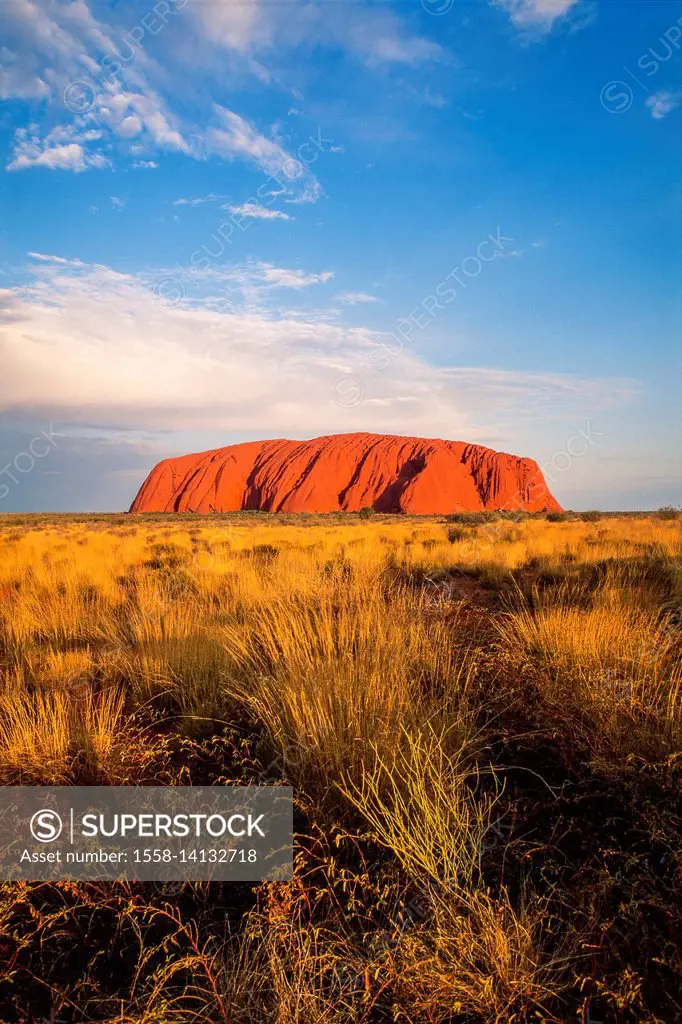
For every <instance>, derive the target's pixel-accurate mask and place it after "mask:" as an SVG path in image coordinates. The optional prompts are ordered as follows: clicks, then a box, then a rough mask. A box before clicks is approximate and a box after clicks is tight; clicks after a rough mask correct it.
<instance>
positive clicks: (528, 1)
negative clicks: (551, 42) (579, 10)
mask: <svg viewBox="0 0 682 1024" xmlns="http://www.w3.org/2000/svg"><path fill="white" fill-rule="evenodd" d="M490 2H491V3H493V4H494V5H495V6H496V7H503V8H504V9H505V10H506V11H508V12H509V17H510V18H511V20H512V23H513V24H514V25H515V26H516V27H517V28H519V29H529V30H532V31H535V32H541V33H545V32H550V31H551V29H552V26H553V25H554V22H555V21H558V20H559V19H560V18H563V17H565V16H566V15H567V14H568V13H569V11H570V10H571V9H572V8H574V7H576V5H577V4H578V3H579V2H580V0H490Z"/></svg>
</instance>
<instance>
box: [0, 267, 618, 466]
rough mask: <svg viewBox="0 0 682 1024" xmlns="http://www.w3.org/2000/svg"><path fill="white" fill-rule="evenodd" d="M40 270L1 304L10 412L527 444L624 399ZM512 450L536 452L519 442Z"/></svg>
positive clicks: (109, 279) (608, 388)
mask: <svg viewBox="0 0 682 1024" xmlns="http://www.w3.org/2000/svg"><path fill="white" fill-rule="evenodd" d="M258 269H259V271H260V273H261V274H262V275H263V276H270V277H271V278H272V277H275V278H277V277H278V278H279V279H278V283H279V284H284V283H285V281H284V280H282V275H281V274H280V275H277V274H273V273H270V274H269V275H268V274H267V271H274V270H275V269H276V268H272V267H269V266H268V267H264V266H260V267H259V268H258ZM287 273H288V274H291V273H293V274H294V277H295V278H296V275H297V272H287ZM34 275H35V276H34V279H33V281H32V282H31V283H30V284H29V285H27V286H25V287H23V288H21V289H18V290H17V291H16V292H14V293H12V295H11V296H9V298H10V300H11V301H10V304H9V317H8V320H9V322H8V323H7V325H6V327H7V329H6V331H5V333H4V336H3V340H2V343H1V347H0V363H1V364H2V367H3V388H2V392H1V394H0V405H1V407H2V409H3V410H4V411H7V412H8V413H12V412H15V413H20V412H26V411H30V412H31V413H32V414H33V415H44V416H46V417H47V419H48V420H49V419H50V418H52V419H53V420H55V421H61V422H65V421H68V422H71V423H79V424H88V423H102V422H107V423H109V424H110V425H112V426H120V427H125V428H136V427H139V428H148V429H158V430H167V429H172V430H183V429H199V428H211V429H216V430H221V431H225V432H227V431H230V430H239V431H241V432H244V431H247V432H249V433H251V434H252V435H253V436H255V437H259V436H267V435H268V434H279V435H282V434H284V433H293V434H294V435H297V436H301V435H305V434H308V435H309V436H310V435H313V434H320V433H328V432H332V431H337V430H346V431H347V430H360V429H363V430H377V431H388V432H393V433H413V434H419V435H422V436H427V437H428V436H441V437H449V438H460V439H464V440H471V441H475V440H477V439H481V438H491V437H495V438H503V440H504V443H505V444H506V446H507V447H509V446H510V445H512V444H514V445H516V444H517V443H518V444H520V443H521V442H520V438H521V433H522V430H523V429H525V428H523V424H524V423H525V424H527V426H528V429H529V430H530V431H531V432H534V435H535V434H536V433H537V431H538V429H539V427H540V426H541V427H542V431H546V429H547V423H548V422H549V421H551V420H552V419H557V420H562V418H566V417H571V418H572V420H571V422H573V423H574V424H575V423H576V422H577V424H578V425H582V424H583V423H584V422H585V420H584V419H582V420H581V419H577V417H578V416H580V415H583V414H584V412H583V410H585V409H586V408H587V409H588V410H589V412H590V413H592V414H594V410H595V408H603V407H604V406H608V405H609V404H610V403H611V404H612V403H614V402H622V401H623V400H625V399H627V398H628V397H629V395H630V394H631V392H632V387H631V385H630V384H628V382H621V381H617V380H580V379H578V378H576V377H572V376H568V375H562V374H543V373H531V372H523V371H510V370H505V369H499V368H497V369H496V368H479V367H449V368H448V367H437V366H431V365H429V364H427V363H426V362H425V361H424V360H423V359H421V358H420V357H419V355H418V354H416V353H415V351H413V350H410V349H409V348H408V347H407V346H406V347H405V348H403V349H402V350H400V349H399V348H398V347H397V346H396V343H395V339H394V338H391V337H390V336H388V335H382V334H380V333H377V332H373V331H370V330H368V329H367V328H364V327H358V328H348V327H345V326H343V325H342V324H339V323H336V322H331V321H330V320H329V318H328V317H325V316H324V315H318V316H314V315H311V314H303V313H301V312H300V311H299V312H298V313H291V312H287V311H279V312H277V311H270V312H267V313H265V312H260V311H257V312H254V311H253V310H251V309H249V308H248V307H246V306H245V307H243V308H240V309H237V310H236V311H234V312H224V311H221V310H220V309H218V308H216V307H215V305H214V304H213V303H212V301H211V300H210V298H206V299H205V300H203V301H202V302H199V303H196V302H195V303H193V304H190V303H189V301H185V300H183V299H182V298H181V297H178V296H176V300H175V301H176V304H175V305H170V306H169V305H165V304H164V303H163V302H161V301H159V297H158V295H155V291H154V286H153V283H152V282H151V281H147V280H143V279H142V278H141V277H139V276H136V275H132V274H123V273H119V272H116V271H114V270H111V269H110V268H108V267H105V266H98V265H85V264H83V263H82V262H80V261H77V260H73V261H69V260H64V258H63V257H51V256H47V255H41V256H40V257H39V258H38V260H37V262H36V266H35V268H34ZM308 276H309V277H313V276H318V277H321V276H322V275H308ZM286 283H287V285H288V284H289V281H288V280H287V281H286ZM295 286H296V287H297V286H298V285H297V284H295ZM382 343H385V345H386V346H387V347H386V348H384V349H382V348H380V346H381V345H382ZM377 351H379V352H382V353H384V354H386V353H388V359H387V361H386V362H385V363H382V364H379V363H378V362H377V361H376V360H374V359H372V358H371V355H372V353H375V352H377ZM366 368H369V373H366V372H365V371H366ZM339 378H341V380H342V381H343V382H348V383H349V384H350V386H351V387H354V386H356V383H357V382H359V383H360V388H361V391H360V394H361V397H362V400H361V401H360V402H359V403H358V404H357V405H353V406H351V407H346V406H344V404H343V400H344V397H345V396H347V395H348V390H347V389H344V388H341V389H339V388H338V387H337V384H336V382H337V381H338V380H339ZM363 395H364V396H363ZM339 397H340V398H341V401H340V402H339V401H338V399H339ZM335 398H336V399H337V400H335ZM575 429H576V427H575V426H574V427H573V432H575ZM596 429H599V428H598V427H597V428H596ZM543 436H544V435H543ZM567 436H568V435H567ZM512 450H514V449H513V448H512ZM521 450H523V451H524V454H526V453H527V454H533V452H532V450H528V447H527V443H526V444H524V448H522V449H521Z"/></svg>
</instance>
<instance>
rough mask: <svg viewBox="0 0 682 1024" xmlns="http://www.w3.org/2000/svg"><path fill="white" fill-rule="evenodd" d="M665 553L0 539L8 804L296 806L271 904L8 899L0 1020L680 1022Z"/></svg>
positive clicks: (640, 524) (108, 888) (250, 533)
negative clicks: (277, 791) (198, 791)
mask: <svg viewBox="0 0 682 1024" xmlns="http://www.w3.org/2000/svg"><path fill="white" fill-rule="evenodd" d="M681 555H682V535H681V532H680V520H679V518H678V516H677V513H676V512H675V511H674V510H671V509H670V510H661V511H660V512H659V513H652V514H651V515H636V516H635V515H633V516H612V515H609V516H607V515H600V514H599V513H583V515H582V516H577V515H569V516H562V515H560V514H554V515H550V516H549V517H545V516H535V517H533V516H524V515H509V516H497V517H495V516H492V515H484V514H476V515H473V514H471V515H465V514H461V515H456V516H450V517H448V518H447V519H446V518H445V517H423V518H399V517H383V516H379V515H376V514H374V515H372V514H370V513H365V514H363V513H362V512H361V513H360V514H357V515H330V516H315V515H308V516H289V517H278V516H273V515H267V514H259V513H242V514H235V515H230V516H227V515H225V516H196V515H187V516H89V517H88V516H81V517H77V516H73V517H68V516H52V517H49V516H13V517H10V516H6V517H3V518H2V519H1V520H0V595H1V597H2V601H1V604H0V672H1V678H2V690H1V691H0V780H1V781H2V783H3V784H5V785H9V784H23V785H37V784H70V783H74V784H75V783H78V784H90V785H95V784H99V785H101V784H112V785H121V784H131V785H137V784H147V783H156V784H164V785H190V784H195V785H199V784H201V785H223V784H230V783H242V784H243V783H263V782H267V783H270V784H277V783H279V782H286V783H289V784H292V785H293V786H294V787H295V794H296V811H295V829H296V854H295V879H294V881H293V882H292V883H286V884H285V883H263V884H261V885H257V884H246V883H239V884H231V885H230V884H219V883H211V884H208V883H203V884H199V883H197V884H189V883H188V884H185V885H180V884H174V885H166V886H164V885H162V884H157V885H155V884H152V883H144V884H143V883H125V884H123V883H118V884H113V883H110V884H102V883H100V884H95V883H82V884H75V883H59V884H47V883H32V884H28V883H3V884H2V885H1V887H0V1006H2V1008H3V1009H2V1013H1V1014H0V1017H1V1018H2V1020H3V1021H7V1022H10V1021H12V1022H14V1021H17V1022H23V1024H29V1022H31V1024H35V1022H36V1021H40V1020H44V1021H52V1022H86V1021H108V1022H111V1024H113V1022H114V1021H116V1022H119V1024H133V1022H134V1024H176V1022H178V1024H179V1022H183V1024H189V1022H199V1021H200V1022H203V1024H208V1022H216V1024H218V1022H220V1024H228V1022H229V1024H332V1022H334V1024H342V1022H344V1024H345V1022H356V1024H360V1022H362V1024H371V1022H404V1024H408V1022H409V1024H445V1022H462V1024H464V1022H467V1024H468V1022H471V1024H479V1022H499V1024H503V1022H511V1021H557V1022H563V1021H577V1022H583V1024H587V1022H590V1024H598V1022H601V1024H611V1022H614V1024H616V1022H617V1024H629V1022H632V1024H635V1022H637V1024H639V1022H649V1024H654V1022H672V1021H676V1020H680V1019H682V994H681V987H682V969H681V966H680V960H679V948H680V947H679V932H678V931H677V926H678V922H679V916H678V915H679V909H680V908H679V903H678V905H677V906H676V897H677V898H679V892H680V885H679V883H680V876H679V868H680V797H679V793H680V785H679V783H680V767H681V765H682V761H681V760H680V748H681V740H682V694H681V690H680V681H681V678H682V670H681V662H680V653H681V650H682V644H681V642H680V618H681V615H680V610H681V606H682V573H681V568H680V566H681Z"/></svg>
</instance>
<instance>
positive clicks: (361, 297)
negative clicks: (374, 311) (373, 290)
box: [335, 292, 379, 306]
mask: <svg viewBox="0 0 682 1024" xmlns="http://www.w3.org/2000/svg"><path fill="white" fill-rule="evenodd" d="M335 298H336V299H338V300H339V302H345V303H346V304H347V305H349V306H354V305H356V304H359V303H364V302H379V299H377V297H376V295H369V294H368V293H367V292H339V293H338V295H336V296H335Z"/></svg>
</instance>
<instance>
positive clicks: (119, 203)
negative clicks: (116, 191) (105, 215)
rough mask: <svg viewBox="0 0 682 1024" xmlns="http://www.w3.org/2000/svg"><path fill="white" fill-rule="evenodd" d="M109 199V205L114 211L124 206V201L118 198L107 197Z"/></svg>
mask: <svg viewBox="0 0 682 1024" xmlns="http://www.w3.org/2000/svg"><path fill="white" fill-rule="evenodd" d="M109 198H110V199H111V205H112V206H113V207H114V209H116V210H122V209H123V207H124V206H125V204H126V201H125V199H121V197H120V196H109Z"/></svg>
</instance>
